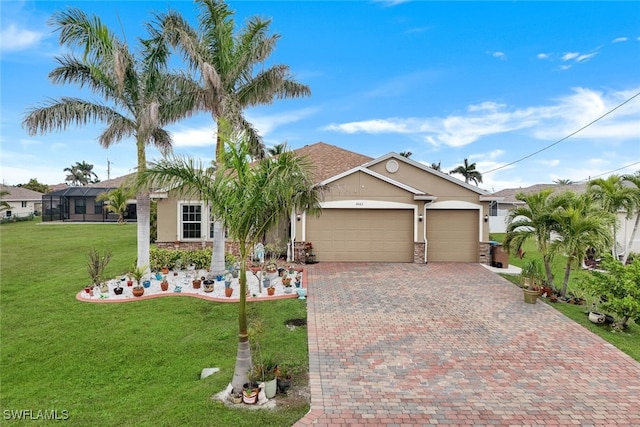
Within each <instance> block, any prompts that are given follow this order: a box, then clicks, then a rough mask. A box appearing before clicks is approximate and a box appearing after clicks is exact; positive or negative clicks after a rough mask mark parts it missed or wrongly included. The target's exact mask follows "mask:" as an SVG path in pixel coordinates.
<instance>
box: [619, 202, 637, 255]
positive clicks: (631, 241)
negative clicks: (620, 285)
mask: <svg viewBox="0 0 640 427" xmlns="http://www.w3.org/2000/svg"><path fill="white" fill-rule="evenodd" d="M638 224H640V210H639V211H638V212H636V222H635V223H634V224H633V231H632V232H631V237H629V243H627V247H626V250H625V251H624V255H623V256H622V263H623V264H626V263H627V259H629V252H631V245H633V240H634V239H635V238H636V232H637V231H638Z"/></svg>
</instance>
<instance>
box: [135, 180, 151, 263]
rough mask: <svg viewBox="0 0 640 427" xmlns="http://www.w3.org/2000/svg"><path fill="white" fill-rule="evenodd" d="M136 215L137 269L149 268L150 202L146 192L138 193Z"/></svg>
mask: <svg viewBox="0 0 640 427" xmlns="http://www.w3.org/2000/svg"><path fill="white" fill-rule="evenodd" d="M136 215H137V217H138V219H137V224H138V261H137V262H136V266H137V267H145V266H146V268H147V269H148V268H149V267H150V266H149V239H150V230H151V223H150V218H151V202H150V198H149V192H148V191H142V192H140V193H138V196H137V205H136Z"/></svg>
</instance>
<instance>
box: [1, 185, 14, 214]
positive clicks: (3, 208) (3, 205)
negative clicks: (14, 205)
mask: <svg viewBox="0 0 640 427" xmlns="http://www.w3.org/2000/svg"><path fill="white" fill-rule="evenodd" d="M9 194H10V193H9V192H8V191H6V190H0V212H2V211H6V210H9V209H11V205H10V204H9V203H8V202H7V201H6V200H2V198H3V197H4V196H8V195H9Z"/></svg>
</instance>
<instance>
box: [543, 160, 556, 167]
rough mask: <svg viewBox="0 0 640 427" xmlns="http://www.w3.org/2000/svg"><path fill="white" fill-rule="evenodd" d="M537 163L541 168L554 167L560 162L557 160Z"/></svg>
mask: <svg viewBox="0 0 640 427" xmlns="http://www.w3.org/2000/svg"><path fill="white" fill-rule="evenodd" d="M539 163H540V164H541V165H543V166H549V167H555V166H558V165H559V164H560V160H558V159H551V160H540V161H539Z"/></svg>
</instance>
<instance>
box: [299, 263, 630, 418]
mask: <svg viewBox="0 0 640 427" xmlns="http://www.w3.org/2000/svg"><path fill="white" fill-rule="evenodd" d="M307 269H308V275H307V278H308V289H309V298H308V301H307V305H308V321H307V323H308V336H309V363H310V372H309V381H310V388H311V410H310V412H309V413H308V414H307V415H306V416H305V417H304V418H303V419H301V420H300V421H299V422H298V423H297V424H296V426H306V425H315V426H353V425H386V426H430V425H439V426H443V425H446V426H455V425H475V426H483V425H492V426H495V425H499V426H509V425H511V426H529V425H530V426H543V425H544V426H547V425H581V426H596V425H598V426H605V425H607V426H611V425H625V426H640V364H639V363H638V362H636V361H634V360H633V359H632V358H631V357H629V356H627V355H625V354H624V353H622V352H621V351H619V350H618V349H616V348H615V347H614V346H612V345H611V344H608V343H607V342H606V341H604V340H602V339H600V338H599V337H598V336H596V335H594V334H593V333H591V332H589V331H588V330H586V329H584V328H583V327H582V326H579V325H578V324H576V323H574V322H573V321H571V320H570V319H568V318H566V317H565V316H563V315H562V314H561V313H559V312H558V311H556V310H555V309H553V308H552V307H549V306H547V305H546V304H545V303H542V302H538V303H536V304H535V305H533V304H526V303H524V301H523V297H522V291H521V290H520V289H519V288H518V287H516V286H514V285H512V284H511V283H509V282H508V281H506V280H505V279H503V278H501V277H500V276H498V275H496V274H495V273H492V272H490V271H488V270H487V269H485V268H484V267H482V266H480V265H478V264H453V263H452V264H449V263H429V264H428V265H418V264H385V263H382V264H381V263H319V264H315V265H310V266H307Z"/></svg>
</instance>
